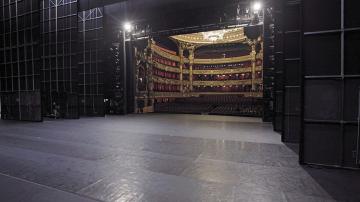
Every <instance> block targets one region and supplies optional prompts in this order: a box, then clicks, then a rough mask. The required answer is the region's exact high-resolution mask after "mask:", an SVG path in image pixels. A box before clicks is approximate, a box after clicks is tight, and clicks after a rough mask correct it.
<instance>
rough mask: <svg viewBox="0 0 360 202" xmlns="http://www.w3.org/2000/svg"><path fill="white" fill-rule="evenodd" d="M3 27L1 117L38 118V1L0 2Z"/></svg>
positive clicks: (0, 33)
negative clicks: (32, 101)
mask: <svg viewBox="0 0 360 202" xmlns="http://www.w3.org/2000/svg"><path fill="white" fill-rule="evenodd" d="M0 29H1V30H0V55H1V58H2V60H1V61H0V93H1V96H2V109H4V110H2V114H3V116H2V118H3V119H14V120H27V121H39V120H41V118H39V117H37V116H36V115H35V114H39V113H41V109H40V108H38V107H37V103H34V104H33V105H32V104H31V103H30V102H28V101H29V99H30V100H31V99H34V100H38V99H39V98H40V94H39V93H38V91H39V89H40V85H39V75H40V70H39V51H38V50H39V36H40V34H39V1H37V0H33V1H13V0H2V1H0ZM36 96H39V97H37V98H36ZM29 108H31V110H32V111H29V110H28V109H29ZM31 113H34V114H33V115H34V116H32V115H31Z"/></svg>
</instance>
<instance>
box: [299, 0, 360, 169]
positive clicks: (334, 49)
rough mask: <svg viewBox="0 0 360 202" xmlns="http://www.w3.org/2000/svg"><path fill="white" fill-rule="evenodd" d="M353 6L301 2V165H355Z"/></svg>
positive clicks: (357, 28) (358, 79) (357, 31)
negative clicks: (302, 117)
mask: <svg viewBox="0 0 360 202" xmlns="http://www.w3.org/2000/svg"><path fill="white" fill-rule="evenodd" d="M358 6H359V2H358V1H350V0H334V1H326V0H317V1H313V0H303V29H304V33H303V34H304V35H303V37H304V43H303V59H304V61H303V70H304V73H305V75H304V82H303V84H304V92H303V93H304V97H303V102H304V108H303V110H304V112H303V113H304V120H303V121H304V132H303V134H302V142H301V148H302V149H301V150H302V151H303V152H301V153H300V159H301V161H302V163H306V164H320V165H327V166H335V167H351V168H359V165H357V163H358V162H357V157H358V156H359V151H358V150H359V145H358V143H359V142H358V141H359V139H358V120H357V119H358V111H359V105H358V103H359V94H358V93H359V87H360V68H359V66H360V59H359V52H360V49H359V47H360V23H359V22H360V21H359V15H358V11H357V10H358ZM319 10H321V12H318V11H319Z"/></svg>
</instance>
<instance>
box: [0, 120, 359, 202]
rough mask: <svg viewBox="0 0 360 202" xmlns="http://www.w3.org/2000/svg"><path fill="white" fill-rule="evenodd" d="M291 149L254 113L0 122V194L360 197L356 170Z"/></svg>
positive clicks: (30, 197) (23, 197) (24, 197)
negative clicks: (301, 158)
mask: <svg viewBox="0 0 360 202" xmlns="http://www.w3.org/2000/svg"><path fill="white" fill-rule="evenodd" d="M295 151H296V146H295V145H292V146H286V145H284V144H282V143H281V142H280V136H279V135H278V134H276V133H274V132H272V128H271V125H270V124H264V123H261V122H260V120H258V119H252V118H239V117H223V116H205V115H204V116H201V115H165V114H149V115H129V116H123V117H121V116H119V117H117V116H112V117H106V118H82V119H80V120H48V121H45V122H43V123H23V122H8V121H7V122H5V121H0V201H8V202H12V201H36V202H38V201H154V202H162V201H170V202H172V201H179V202H188V201H189V202H191V201H206V202H207V201H210V202H211V201H276V202H281V201H299V202H300V201H304V202H309V201H357V202H359V201H360V175H359V172H355V171H345V170H333V169H319V168H318V169H317V168H309V167H302V166H299V165H298V163H297V161H298V156H297V154H296V152H295Z"/></svg>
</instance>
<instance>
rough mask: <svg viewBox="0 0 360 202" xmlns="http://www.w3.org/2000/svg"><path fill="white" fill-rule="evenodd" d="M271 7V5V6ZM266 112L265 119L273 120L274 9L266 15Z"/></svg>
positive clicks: (264, 75)
mask: <svg viewBox="0 0 360 202" xmlns="http://www.w3.org/2000/svg"><path fill="white" fill-rule="evenodd" d="M269 7H270V6H269ZM263 54H264V67H263V79H264V80H263V82H264V84H263V85H264V88H263V89H264V94H263V98H264V113H263V121H264V122H271V121H273V116H274V79H275V56H274V18H273V11H272V9H270V8H269V9H267V10H265V16H264V52H263Z"/></svg>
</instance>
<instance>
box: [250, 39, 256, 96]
mask: <svg viewBox="0 0 360 202" xmlns="http://www.w3.org/2000/svg"><path fill="white" fill-rule="evenodd" d="M250 45H251V90H255V68H256V42H255V41H254V42H251V43H250Z"/></svg>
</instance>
